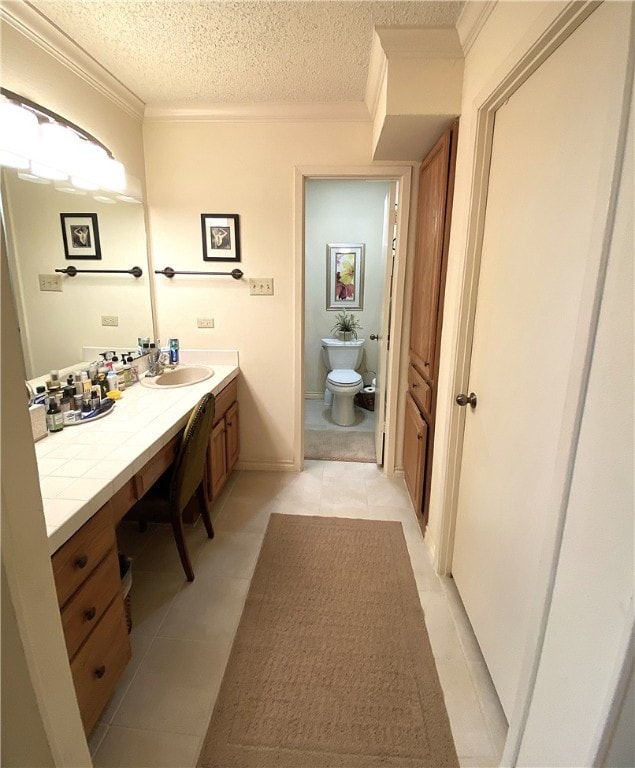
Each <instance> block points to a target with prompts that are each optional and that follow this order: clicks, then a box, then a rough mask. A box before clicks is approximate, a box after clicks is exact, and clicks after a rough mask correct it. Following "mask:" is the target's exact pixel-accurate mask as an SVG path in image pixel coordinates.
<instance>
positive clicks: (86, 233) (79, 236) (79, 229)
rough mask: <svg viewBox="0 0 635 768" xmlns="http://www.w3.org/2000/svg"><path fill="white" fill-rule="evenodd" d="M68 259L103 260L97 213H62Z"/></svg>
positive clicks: (65, 252)
mask: <svg viewBox="0 0 635 768" xmlns="http://www.w3.org/2000/svg"><path fill="white" fill-rule="evenodd" d="M60 220H61V222H62V237H63V238H64V255H65V256H66V258H67V259H73V261H75V259H95V260H98V259H101V245H100V243H99V225H98V224H97V214H96V213H60Z"/></svg>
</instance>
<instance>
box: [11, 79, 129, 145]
mask: <svg viewBox="0 0 635 768" xmlns="http://www.w3.org/2000/svg"><path fill="white" fill-rule="evenodd" d="M0 94H1V95H2V96H4V97H5V98H7V99H9V100H10V101H14V102H16V103H18V104H21V105H22V106H24V107H28V108H29V109H31V110H33V112H35V113H36V114H38V115H41V116H42V117H46V118H49V119H51V120H55V122H56V123H59V124H60V125H64V126H65V127H66V128H71V129H72V130H73V131H75V133H77V134H79V136H81V137H82V138H83V139H87V140H88V141H92V142H93V144H97V145H98V146H100V147H101V148H102V149H104V150H105V151H106V152H107V154H108V157H109V158H110V159H111V160H114V155H113V153H112V152H111V151H110V150H109V149H108V147H107V146H106V145H105V144H103V143H102V142H101V141H99V139H96V138H95V137H94V136H93V135H92V134H91V133H88V131H86V130H84V129H83V128H80V127H79V126H78V125H75V123H72V122H71V121H70V120H67V119H66V118H65V117H62V115H58V114H57V112H53V110H51V109H47V108H46V107H43V106H42V105H41V104H37V103H36V102H35V101H31V99H27V98H26V97H25V96H20V94H19V93H15V92H14V91H10V90H9V89H8V88H3V87H1V86H0Z"/></svg>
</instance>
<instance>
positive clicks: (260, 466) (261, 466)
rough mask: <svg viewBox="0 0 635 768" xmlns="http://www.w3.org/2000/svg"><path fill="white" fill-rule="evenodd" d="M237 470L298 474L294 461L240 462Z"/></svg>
mask: <svg viewBox="0 0 635 768" xmlns="http://www.w3.org/2000/svg"><path fill="white" fill-rule="evenodd" d="M235 469H237V470H247V471H249V472H297V471H298V470H297V467H296V466H295V465H294V464H293V462H292V461H242V460H240V461H238V463H237V464H236V467H235Z"/></svg>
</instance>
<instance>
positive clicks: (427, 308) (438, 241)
mask: <svg viewBox="0 0 635 768" xmlns="http://www.w3.org/2000/svg"><path fill="white" fill-rule="evenodd" d="M453 139H454V140H455V139H456V136H455V134H454V133H453V130H452V129H450V130H448V131H446V132H445V133H444V134H443V136H441V138H440V139H439V141H438V142H437V143H436V145H435V146H434V147H433V149H432V150H431V151H430V153H429V154H428V155H427V156H426V158H425V160H424V161H423V164H422V166H421V171H420V175H419V202H418V206H417V240H416V246H415V266H414V275H413V289H414V293H413V302H412V315H411V330H410V362H411V363H412V364H413V365H414V366H415V367H416V368H418V369H419V370H420V372H421V373H422V374H423V375H424V376H425V377H426V378H427V379H428V380H430V381H432V380H434V379H435V377H436V363H435V359H436V358H435V356H436V352H437V347H438V342H439V341H440V338H437V335H438V334H437V325H438V318H439V308H440V306H439V305H440V299H441V295H442V286H443V284H444V281H445V259H444V255H445V252H446V248H447V241H448V236H449V227H448V228H447V229H446V213H447V212H448V206H449V205H451V195H449V194H448V192H449V190H450V184H449V182H450V159H451V150H452V144H453Z"/></svg>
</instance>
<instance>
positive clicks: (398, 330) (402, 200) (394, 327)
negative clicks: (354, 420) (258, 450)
mask: <svg viewBox="0 0 635 768" xmlns="http://www.w3.org/2000/svg"><path fill="white" fill-rule="evenodd" d="M309 178H312V179H365V178H375V179H386V180H391V179H395V180H397V181H398V182H399V208H398V213H397V243H396V251H395V271H394V274H393V287H392V290H393V310H392V313H391V321H390V338H391V339H400V338H401V335H402V326H403V305H404V292H405V291H404V289H405V277H406V261H407V247H408V221H409V216H410V203H411V201H410V195H411V178H412V166H410V165H403V164H402V165H390V164H383V165H368V166H346V165H344V166H300V167H296V168H295V184H294V187H295V190H294V200H295V204H294V249H295V264H294V275H295V279H294V320H295V322H294V329H295V330H294V334H295V338H294V382H293V392H294V411H293V412H294V418H295V422H294V439H293V456H294V465H296V466H297V468H298V470H301V469H302V468H303V467H304V215H305V195H304V182H305V179H309ZM399 367H400V356H399V346H398V345H393V346H392V348H391V349H390V350H389V352H388V367H387V371H386V387H387V405H386V442H385V446H384V472H385V473H386V474H387V475H388V476H391V477H392V476H393V475H394V473H395V463H396V454H397V423H398V422H397V408H398V404H399V381H400V378H399Z"/></svg>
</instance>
